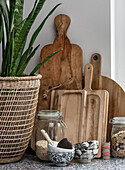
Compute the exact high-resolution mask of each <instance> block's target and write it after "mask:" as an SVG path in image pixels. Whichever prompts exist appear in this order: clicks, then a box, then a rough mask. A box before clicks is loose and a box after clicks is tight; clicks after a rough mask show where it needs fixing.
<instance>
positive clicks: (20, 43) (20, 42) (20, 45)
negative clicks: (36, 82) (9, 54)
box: [11, 6, 35, 76]
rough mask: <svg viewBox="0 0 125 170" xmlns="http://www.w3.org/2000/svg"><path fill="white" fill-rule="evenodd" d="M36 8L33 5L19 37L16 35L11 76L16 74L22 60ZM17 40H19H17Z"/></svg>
mask: <svg viewBox="0 0 125 170" xmlns="http://www.w3.org/2000/svg"><path fill="white" fill-rule="evenodd" d="M34 10H35V6H34V7H33V9H32V11H31V13H30V14H29V16H28V18H26V20H25V21H24V25H23V27H22V29H21V30H20V32H19V35H18V37H15V42H14V43H15V48H14V49H15V50H14V57H15V60H14V63H13V70H12V72H11V76H15V75H16V72H17V69H18V65H19V62H20V58H21V56H22V53H23V50H24V47H25V44H26V40H27V36H28V33H29V30H30V23H31V18H32V16H33V14H34ZM16 40H17V41H16Z"/></svg>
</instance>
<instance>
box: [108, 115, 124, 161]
mask: <svg viewBox="0 0 125 170" xmlns="http://www.w3.org/2000/svg"><path fill="white" fill-rule="evenodd" d="M109 123H110V124H112V131H111V153H112V156H114V157H120V158H125V117H114V118H113V119H110V121H109Z"/></svg>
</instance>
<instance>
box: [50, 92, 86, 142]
mask: <svg viewBox="0 0 125 170" xmlns="http://www.w3.org/2000/svg"><path fill="white" fill-rule="evenodd" d="M86 97H87V92H86V91H85V90H53V91H52V94H51V109H52V110H54V109H56V110H60V111H61V112H62V113H63V116H64V122H65V123H66V125H67V128H65V129H64V137H66V138H68V139H69V140H70V141H71V142H72V143H73V144H76V143H79V142H82V141H83V139H81V131H80V129H81V123H82V122H81V120H83V116H84V115H85V114H84V112H85V111H84V108H86ZM82 127H83V128H85V127H84V125H83V126H82ZM82 136H83V135H82Z"/></svg>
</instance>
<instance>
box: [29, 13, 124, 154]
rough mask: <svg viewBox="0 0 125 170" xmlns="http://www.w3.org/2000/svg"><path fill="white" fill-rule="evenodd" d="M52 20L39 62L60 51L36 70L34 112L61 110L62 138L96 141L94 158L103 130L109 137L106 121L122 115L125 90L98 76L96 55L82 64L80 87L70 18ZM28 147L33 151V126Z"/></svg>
mask: <svg viewBox="0 0 125 170" xmlns="http://www.w3.org/2000/svg"><path fill="white" fill-rule="evenodd" d="M54 22H55V25H56V30H57V36H56V38H55V40H54V42H53V44H50V45H46V46H45V47H44V48H43V49H42V51H41V61H43V60H44V59H45V57H46V56H48V55H50V54H51V53H52V52H55V51H57V50H59V49H63V50H62V51H61V52H60V53H58V54H56V55H55V56H54V57H53V58H51V59H50V60H49V61H48V62H47V63H46V64H44V65H43V67H41V69H40V73H41V74H42V79H41V88H40V94H39V102H38V111H39V110H48V109H57V110H60V111H61V112H63V114H64V121H65V123H66V124H67V127H68V128H67V129H65V131H64V134H65V137H68V138H69V139H70V140H71V141H72V143H78V142H84V141H87V140H99V142H100V144H99V153H98V155H97V157H100V156H101V143H102V142H105V141H106V131H107V132H108V135H107V140H108V141H109V140H110V127H109V125H108V129H107V123H108V120H109V119H110V118H112V117H114V116H125V114H124V110H125V92H124V91H123V89H122V88H121V87H120V86H119V85H118V84H117V83H115V82H114V81H113V80H111V79H109V78H107V77H104V76H101V56H100V55H99V54H94V55H92V58H91V64H92V65H91V64H87V65H86V67H85V87H84V89H82V79H83V78H82V50H81V48H80V47H79V46H78V45H76V44H71V43H70V40H69V39H68V37H67V35H66V31H67V29H68V27H69V24H70V18H69V17H68V16H66V15H63V14H61V15H58V16H57V17H56V18H55V20H54ZM92 76H93V78H92ZM91 85H92V88H91ZM58 86H59V88H58V89H57V90H53V91H52V93H49V94H48V96H47V98H43V94H44V93H45V92H46V91H47V90H49V89H53V88H56V87H58ZM92 89H93V90H92ZM106 90H107V91H106ZM108 92H109V95H110V97H109V113H108V96H109V95H108ZM121 101H122V102H121ZM107 117H108V119H107ZM36 123H37V121H35V124H36ZM106 129H107V130H106ZM31 147H32V149H33V150H35V128H34V133H33V136H32V140H31Z"/></svg>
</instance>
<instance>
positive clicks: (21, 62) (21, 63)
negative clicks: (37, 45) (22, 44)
mask: <svg viewBox="0 0 125 170" xmlns="http://www.w3.org/2000/svg"><path fill="white" fill-rule="evenodd" d="M28 50H29V49H27V50H26V51H25V52H24V54H23V55H22V57H21V59H20V63H19V66H18V69H17V72H18V71H19V70H20V68H21V67H22V66H23V64H24V61H25V59H26V58H27V52H28ZM32 50H33V47H32V48H31V50H30V53H29V55H30V54H31V52H32Z"/></svg>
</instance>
